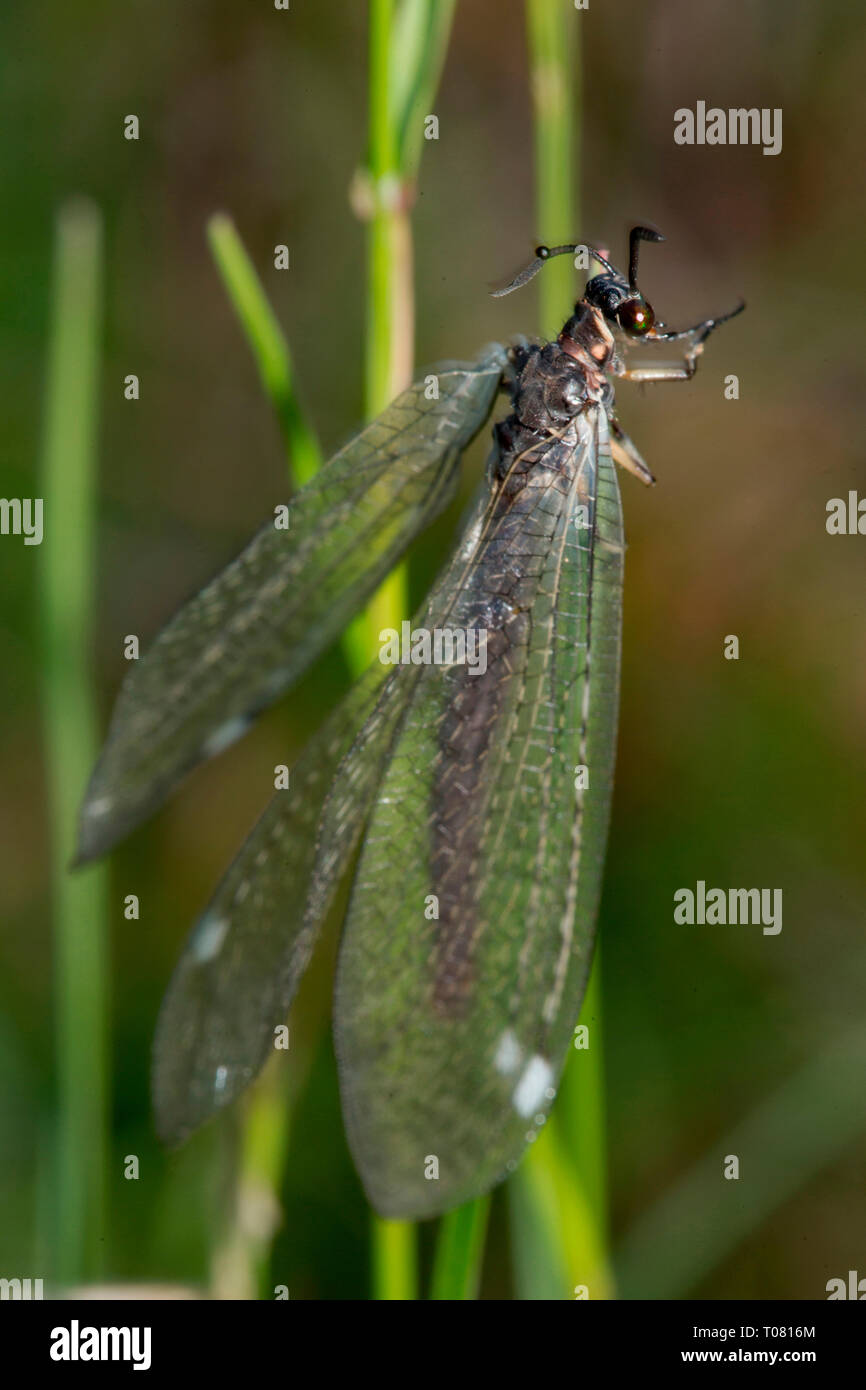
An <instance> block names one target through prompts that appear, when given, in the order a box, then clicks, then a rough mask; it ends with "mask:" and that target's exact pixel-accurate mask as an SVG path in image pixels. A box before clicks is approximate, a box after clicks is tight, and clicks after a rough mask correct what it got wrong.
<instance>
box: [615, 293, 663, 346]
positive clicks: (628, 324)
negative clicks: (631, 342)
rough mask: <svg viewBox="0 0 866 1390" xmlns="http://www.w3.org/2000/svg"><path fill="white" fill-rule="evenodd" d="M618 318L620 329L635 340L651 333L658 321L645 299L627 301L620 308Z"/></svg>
mask: <svg viewBox="0 0 866 1390" xmlns="http://www.w3.org/2000/svg"><path fill="white" fill-rule="evenodd" d="M617 318H618V319H619V324H620V327H621V328H622V329H624V330H625V332H626V333H631V334H632V336H633V337H635V338H642V337H643V335H644V333H649V331H650V329H651V328H652V326H653V324H654V323H655V321H656V316H655V314H654V313H653V311H652V308H651V307H650V305H649V304H647V302H646V300H645V299H627V300H626V301H625V303H624V304H621V305H620V306H619V309H618V310H617Z"/></svg>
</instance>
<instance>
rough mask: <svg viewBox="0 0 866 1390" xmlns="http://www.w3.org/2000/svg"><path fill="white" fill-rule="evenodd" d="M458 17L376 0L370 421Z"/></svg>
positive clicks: (399, 322)
mask: <svg viewBox="0 0 866 1390" xmlns="http://www.w3.org/2000/svg"><path fill="white" fill-rule="evenodd" d="M453 11H454V5H453V3H451V0H401V3H398V4H396V5H395V4H394V0H370V6H369V27H370V38H369V97H368V101H369V123H368V144H367V160H366V168H365V170H364V172H363V174H362V176H361V179H360V181H359V182H360V186H361V187H362V189H363V198H362V199H361V200H360V201H361V202H362V204H363V206H364V208H365V210H366V214H367V217H368V231H367V330H366V345H365V374H364V380H365V392H364V402H365V408H366V414H367V417H368V418H370V419H372V418H373V417H374V416H376V415H378V414H379V413H380V411H382V410H384V408H385V406H387V405H388V404H389V402H390V401H391V400H393V398H394V396H395V395H397V393H398V392H399V391H401V390H403V389H404V387H406V386H407V385H408V384H409V381H410V380H411V375H412V364H413V358H414V347H415V319H414V293H413V284H412V230H411V222H410V215H411V208H412V202H413V197H414V177H415V173H416V171H417V167H418V163H419V160H420V156H421V149H422V142H423V121H424V117H425V116H426V115H428V114H429V113H430V103H431V102H432V100H433V96H434V93H435V90H436V86H437V84H438V80H439V74H440V71H441V67H442V63H443V61H444V57H445V52H446V49H447V45H448V35H449V32H450V27H451V20H452V17H453ZM357 201H358V200H356V202H357ZM408 608H409V594H408V575H407V569H406V566H405V565H400V566H398V567H397V568H396V569H395V570H394V571H393V572H392V573H391V574H390V575H389V576H388V578H387V579H386V581H385V583H384V584H383V585H382V586H381V587H380V589H379V592H378V593H377V594H376V595H375V596H374V597H373V599H372V601H371V603H370V605H369V607H368V609H367V612H366V613H365V614H363V615H362V616H361V617H360V618H359V619H358V620H357V622H356V623H354V624H353V625H352V628H351V629H350V632H349V634H348V637H349V641H350V643H351V644H352V645H351V650H352V652H353V662H354V665H355V671H356V674H360V672H361V670H363V669H364V667H365V666H366V665H367V664H368V663H369V661H370V660H371V659H372V656H373V654H374V653H375V652H376V650H377V648H378V635H379V632H380V631H381V630H382V629H383V628H386V627H396V626H398V625H399V623H400V621H401V619H402V618H404V617H405V616H406V614H407V612H408ZM372 1239H373V1296H374V1298H380V1299H407V1298H416V1297H417V1254H416V1237H415V1230H414V1227H413V1226H412V1224H411V1223H408V1222H395V1221H382V1220H379V1219H378V1218H375V1217H374V1219H373V1235H372Z"/></svg>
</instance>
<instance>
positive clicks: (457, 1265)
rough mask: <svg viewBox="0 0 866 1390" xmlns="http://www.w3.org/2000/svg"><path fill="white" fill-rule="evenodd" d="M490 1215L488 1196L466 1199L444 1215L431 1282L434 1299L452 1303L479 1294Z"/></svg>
mask: <svg viewBox="0 0 866 1390" xmlns="http://www.w3.org/2000/svg"><path fill="white" fill-rule="evenodd" d="M489 1215H490V1197H489V1196H487V1197H479V1198H477V1199H476V1201H474V1202H466V1203H465V1205H464V1206H462V1207H457V1208H456V1210H455V1211H450V1212H448V1214H447V1216H443V1217H442V1220H441V1222H440V1224H439V1231H438V1234H437V1239H436V1254H435V1258H434V1261H433V1277H432V1279H431V1283H430V1297H431V1299H435V1300H444V1299H448V1300H451V1301H452V1302H453V1301H457V1300H463V1299H470V1298H477V1297H478V1285H479V1284H480V1282H481V1265H482V1262H483V1259H484V1237H485V1236H486V1234H487V1219H488V1217H489Z"/></svg>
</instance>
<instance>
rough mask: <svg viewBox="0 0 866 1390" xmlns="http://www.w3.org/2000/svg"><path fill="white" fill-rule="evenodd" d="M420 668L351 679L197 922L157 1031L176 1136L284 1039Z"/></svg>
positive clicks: (159, 1098) (158, 1101) (160, 1083)
mask: <svg viewBox="0 0 866 1390" xmlns="http://www.w3.org/2000/svg"><path fill="white" fill-rule="evenodd" d="M413 674H414V673H413V672H412V671H411V670H406V669H405V668H397V669H396V670H395V671H393V672H392V673H391V674H390V675H389V676H388V677H387V678H385V668H384V667H382V666H379V665H378V663H377V666H376V667H375V668H371V670H370V671H369V672H368V673H367V674H366V675H365V677H364V678H363V680H361V681H360V682H359V683H358V684H357V685H356V686H355V687H354V688H353V690H352V691H350V693H349V695H348V696H347V697H346V699H345V700H344V701H343V703H342V704H341V705H340V706H339V707H338V708H337V709H336V710H335V711H334V713H333V714H332V715H331V717H330V718H329V719H328V720H327V721H326V722H325V724H324V725H323V726H322V728H321V730H320V731H319V732H318V733H317V734H316V736H315V738H313V739H312V741H311V742H310V743H309V744H308V745H307V747H306V749H305V750H304V752H303V754H302V756H301V758H300V759H299V761H298V763H297V764H296V765H295V767H294V768H293V769H292V772H291V776H290V785H289V787H288V789H287V790H285V791H281V792H278V793H277V794H276V795H275V796H274V797H273V799H272V800H271V802H270V804H269V806H268V808H267V810H266V811H265V813H264V815H263V816H262V818H261V819H260V820H259V822H258V824H257V825H256V826H255V828H254V829H253V831H252V833H251V834H250V836H249V838H248V839H247V841H246V843H245V844H244V846H243V848H242V849H241V851H240V853H239V854H238V856H237V858H236V859H235V860H234V862H233V863H232V865H231V867H230V868H229V870H228V872H227V874H226V875H225V877H224V879H223V881H222V883H221V884H220V886H219V887H218V889H217V891H216V893H215V894H214V897H213V899H212V900H211V902H210V904H209V906H208V909H207V911H206V912H205V913H204V915H203V916H202V917H201V918H200V920H199V921H198V923H197V925H196V926H195V928H194V929H193V931H192V933H191V934H190V937H189V939H188V941H187V944H186V946H185V948H184V951H183V954H182V956H181V958H180V960H179V962H178V964H177V966H176V968H175V971H174V974H173V976H172V979H171V983H170V985H169V988H168V990H167V992H166V996H165V999H164V1001H163V1005H162V1009H161V1012H160V1018H159V1024H158V1026H157V1032H156V1039H155V1043H154V1068H153V1097H154V1110H155V1114H156V1123H157V1129H158V1131H159V1133H160V1135H161V1137H162V1138H163V1139H164V1140H165V1141H166V1142H167V1143H172V1144H174V1143H179V1142H180V1141H181V1140H183V1139H184V1138H186V1136H187V1135H188V1134H189V1133H190V1132H191V1131H192V1130H193V1129H195V1128H196V1127H197V1126H198V1125H200V1124H201V1123H202V1122H203V1121H204V1120H207V1119H208V1118H209V1117H210V1116H211V1115H212V1114H214V1112H215V1111H216V1110H219V1109H221V1108H222V1106H224V1105H227V1104H228V1103H229V1102H230V1101H231V1100H233V1099H234V1098H235V1097H236V1096H237V1095H238V1094H239V1093H240V1092H241V1091H242V1090H243V1089H244V1088H245V1087H246V1086H247V1085H248V1084H249V1082H250V1081H251V1080H252V1079H253V1077H254V1076H255V1075H256V1074H257V1073H258V1071H259V1070H260V1068H261V1067H262V1065H263V1064H264V1062H265V1060H266V1058H267V1057H268V1055H269V1052H270V1050H271V1048H272V1047H273V1046H274V1039H275V1034H274V1030H275V1028H277V1026H278V1025H279V1024H282V1023H284V1022H285V1019H286V1014H287V1012H288V1009H289V1005H290V1003H291V1001H292V997H293V995H294V993H295V990H296V988H297V985H298V983H299V981H300V978H301V976H302V974H303V972H304V969H305V968H306V965H307V961H308V960H309V957H310V952H311V951H312V948H313V945H314V943H315V938H316V935H317V932H318V929H319V926H320V924H321V922H322V919H323V918H324V916H325V914H326V912H327V910H328V907H329V905H330V902H331V898H332V895H333V892H334V890H335V889H336V887H337V885H338V883H339V880H340V877H341V874H342V872H343V870H344V868H345V866H346V864H347V863H348V860H349V859H350V857H351V855H352V854H353V852H354V850H355V848H356V846H357V841H358V837H359V834H360V831H361V828H362V825H363V820H364V816H365V813H366V812H367V810H368V809H369V805H370V801H371V799H372V796H373V794H374V792H375V788H376V785H377V783H378V780H379V778H380V777H381V774H382V764H383V759H384V758H385V756H386V750H387V745H388V741H389V738H390V736H391V735H392V733H393V730H394V727H395V725H396V722H397V721H398V719H399V717H400V714H401V712H402V709H403V707H404V705H405V700H406V698H407V696H408V693H409V683H407V682H406V681H404V680H403V679H402V678H403V677H404V676H409V677H410V678H411V676H412V675H413ZM341 762H342V763H344V766H342V767H341V766H340V765H341ZM338 767H339V768H340V772H339V775H338V776H336V778H335V773H336V772H337V769H338ZM329 788H330V795H328V792H329ZM323 803H326V804H327V814H326V817H325V819H324V820H323V822H322V825H321V827H319V822H320V817H321V816H322V809H323ZM317 828H318V834H317ZM314 870H315V876H314Z"/></svg>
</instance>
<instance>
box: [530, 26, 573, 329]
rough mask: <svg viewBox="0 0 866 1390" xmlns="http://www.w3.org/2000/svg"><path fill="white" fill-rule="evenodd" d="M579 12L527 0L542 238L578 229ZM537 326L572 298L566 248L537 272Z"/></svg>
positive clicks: (565, 309)
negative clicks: (557, 257)
mask: <svg viewBox="0 0 866 1390" xmlns="http://www.w3.org/2000/svg"><path fill="white" fill-rule="evenodd" d="M582 22H583V19H582V16H581V14H580V13H579V12H577V11H575V10H572V9H569V7H568V6H567V5H564V4H562V3H561V0H527V5H526V23H527V37H528V42H529V66H530V83H531V88H532V111H533V135H534V147H535V226H536V229H537V232H538V235H539V236H540V237H541V239H542V241H544V242H545V243H546V244H547V245H549V246H555V245H558V244H561V243H562V242H573V241H576V240H577V239H579V237H580V235H581V233H580V232H579V231H577V230H576V227H577V225H578V222H579V212H580V207H579V188H580V181H579V177H578V169H577V155H578V152H579V150H580V110H581V92H580V26H581V23H582ZM536 284H537V285H538V295H539V315H538V317H539V328H540V331H541V332H542V333H543V334H544V335H545V336H546V337H549V338H553V337H555V336H556V334H557V333H558V332H559V330H560V328H561V327H562V325H563V323H564V322H565V319H566V318H567V317H568V313H569V312H570V309H571V306H572V305H573V304H574V301H575V298H576V294H575V289H576V285H575V273H574V268H573V266H572V263H571V261H570V260H569V258H568V257H567V256H562V257H560V258H559V259H558V260H555V261H551V263H550V265H548V266H545V269H544V274H543V275H539V277H538V279H537V281H536Z"/></svg>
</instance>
